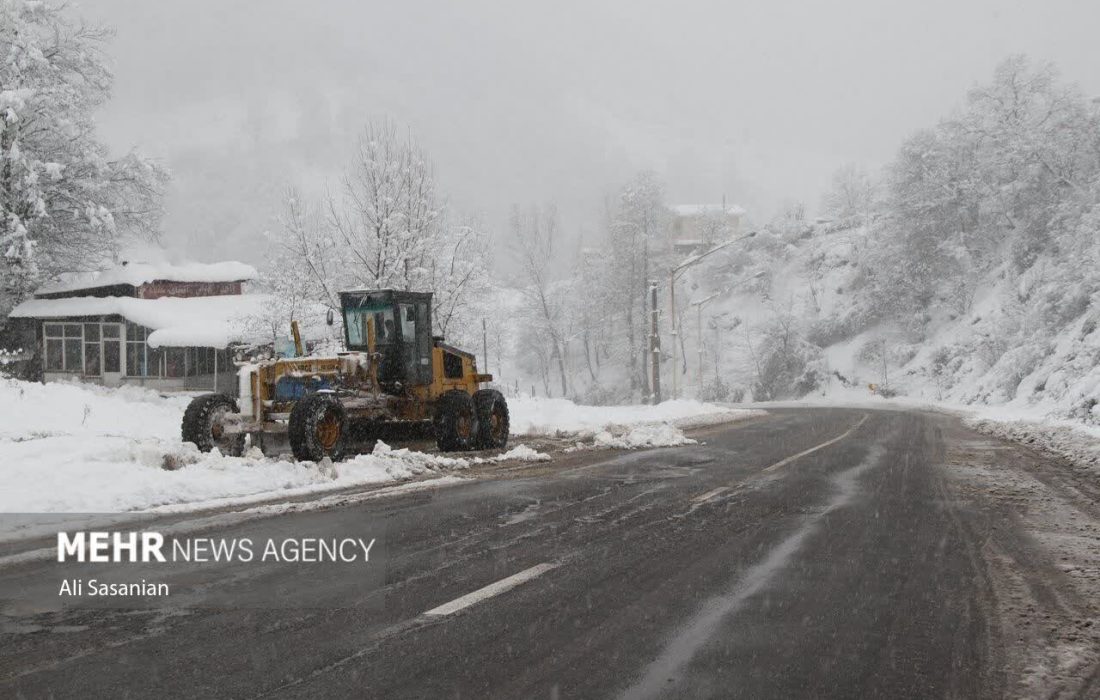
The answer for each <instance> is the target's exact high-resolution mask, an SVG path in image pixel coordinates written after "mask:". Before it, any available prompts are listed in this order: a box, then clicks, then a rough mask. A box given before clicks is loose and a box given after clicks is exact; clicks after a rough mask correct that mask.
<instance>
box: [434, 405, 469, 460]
mask: <svg viewBox="0 0 1100 700" xmlns="http://www.w3.org/2000/svg"><path fill="white" fill-rule="evenodd" d="M433 425H434V427H435V441H436V444H437V445H438V446H439V449H440V451H442V452H454V451H457V450H472V449H473V448H474V444H475V442H476V440H477V412H476V411H475V410H474V400H473V398H471V397H470V395H469V394H467V393H466V392H465V391H448V392H447V393H446V394H443V396H440V397H439V401H438V402H437V403H436V408H435V420H434V421H433Z"/></svg>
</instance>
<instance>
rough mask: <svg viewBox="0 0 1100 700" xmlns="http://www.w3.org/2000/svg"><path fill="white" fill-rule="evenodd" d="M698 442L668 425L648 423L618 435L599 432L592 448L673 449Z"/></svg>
mask: <svg viewBox="0 0 1100 700" xmlns="http://www.w3.org/2000/svg"><path fill="white" fill-rule="evenodd" d="M697 442H698V441H697V440H692V439H691V438H689V437H687V436H685V435H684V433H683V431H682V430H680V429H679V428H677V427H676V426H673V425H669V424H668V423H649V424H644V425H637V426H633V427H631V428H630V429H629V430H627V431H626V432H624V433H621V434H620V435H617V436H616V435H613V434H612V433H611V432H609V431H606V430H601V431H600V432H598V433H596V435H595V436H594V437H593V438H592V446H593V447H617V448H623V449H634V448H639V447H674V446H676V445H694V444H696V443H697Z"/></svg>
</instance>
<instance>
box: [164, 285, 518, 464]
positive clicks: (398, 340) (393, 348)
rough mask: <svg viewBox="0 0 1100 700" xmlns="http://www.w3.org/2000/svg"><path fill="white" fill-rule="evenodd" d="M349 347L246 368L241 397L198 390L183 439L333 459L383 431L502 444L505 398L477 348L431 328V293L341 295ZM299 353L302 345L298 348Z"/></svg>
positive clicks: (464, 445)
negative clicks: (481, 366) (483, 370)
mask: <svg viewBox="0 0 1100 700" xmlns="http://www.w3.org/2000/svg"><path fill="white" fill-rule="evenodd" d="M340 306H341V313H342V318H343V325H344V341H345V345H346V348H347V350H346V351H345V352H341V353H337V355H336V356H335V357H295V358H281V359H275V360H267V361H263V362H260V363H257V364H249V365H244V366H242V367H241V370H240V373H239V387H238V394H239V395H238V396H237V397H236V398H234V397H232V396H229V395H227V394H206V395H204V396H199V397H197V398H195V399H194V400H193V401H192V402H191V404H190V405H189V406H188V407H187V410H186V411H185V413H184V416H183V425H182V434H183V439H184V441H185V442H193V443H195V445H197V446H198V448H199V449H200V450H203V451H210V450H212V449H214V448H215V447H217V448H218V449H219V450H220V451H221V452H222V453H223V454H241V453H242V452H243V450H244V449H245V445H246V442H247V441H249V440H251V444H252V445H253V446H256V447H259V448H260V449H261V450H263V451H264V452H265V453H270V452H274V451H278V448H279V446H280V445H281V444H285V443H289V448H290V451H291V452H293V454H294V457H295V458H296V459H299V460H310V461H315V462H316V461H320V460H321V459H323V458H325V457H329V458H330V459H332V460H333V461H336V460H338V459H340V458H341V457H343V456H344V455H345V454H346V453H347V452H348V451H349V449H351V447H352V446H353V445H354V444H355V443H356V442H358V441H366V440H370V439H372V438H373V437H377V436H378V435H379V434H380V433H381V432H382V431H383V430H388V429H393V428H394V427H407V428H410V429H412V430H417V429H419V430H422V431H429V432H430V433H431V434H433V435H434V437H435V440H436V443H437V445H438V446H439V449H440V450H443V451H452V450H472V449H496V448H503V447H504V446H505V445H506V444H507V441H508V405H507V402H506V401H505V399H504V396H502V395H501V393H500V392H498V391H496V390H495V389H483V388H481V385H482V384H484V383H485V382H489V381H492V375H489V374H479V373H478V371H477V363H476V361H475V358H474V356H473V355H472V354H470V353H468V352H464V351H462V350H459V349H458V348H455V347H452V346H450V345H447V344H446V343H444V342H443V339H442V338H441V337H433V336H432V295H431V293H422V292H398V291H393V290H370V291H367V290H362V291H349V292H342V293H341V294H340ZM299 353H300V350H299Z"/></svg>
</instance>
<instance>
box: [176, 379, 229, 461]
mask: <svg viewBox="0 0 1100 700" xmlns="http://www.w3.org/2000/svg"><path fill="white" fill-rule="evenodd" d="M230 413H240V409H238V408H237V402H236V401H234V400H233V399H232V398H230V397H228V396H226V395H225V394H204V395H202V396H196V397H195V398H194V399H192V400H191V403H190V404H188V406H187V410H186V411H184V412H183V425H181V426H180V432H181V433H182V437H183V441H184V442H193V443H195V446H196V447H198V448H199V449H200V450H201V451H203V452H209V451H211V450H213V449H214V448H215V447H217V448H218V450H219V451H220V452H221V453H222V454H223V455H227V456H231V457H239V456H240V455H241V454H242V453H243V452H244V441H245V436H244V433H228V432H226V431H225V425H224V419H225V417H226V416H227V415H228V414H230Z"/></svg>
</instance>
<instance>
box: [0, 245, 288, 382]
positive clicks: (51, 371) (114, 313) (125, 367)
mask: <svg viewBox="0 0 1100 700" xmlns="http://www.w3.org/2000/svg"><path fill="white" fill-rule="evenodd" d="M255 277H256V270H255V269H254V268H252V267H251V266H249V265H245V264H243V263H239V262H221V263H213V264H200V263H190V264H185V265H167V264H156V265H153V264H146V263H129V264H127V263H123V264H122V265H120V266H118V267H115V268H112V269H109V270H104V271H102V272H97V273H92V274H83V275H74V276H71V277H69V278H67V279H65V280H63V281H61V282H58V283H55V284H51V285H47V286H45V287H42V288H41V289H39V290H38V291H37V292H36V293H35V295H34V297H33V298H32V299H28V300H27V301H24V302H23V303H21V304H19V305H18V306H16V307H15V309H13V310H12V312H11V314H10V315H9V329H8V330H11V331H14V332H15V333H16V334H19V335H21V336H22V337H21V342H20V343H19V344H21V345H22V346H23V347H24V348H28V347H33V348H35V350H36V354H37V358H38V361H37V363H36V364H37V366H38V368H39V373H40V375H41V378H42V379H44V380H45V381H56V380H59V379H79V380H81V381H86V382H92V383H96V384H104V385H107V386H120V385H123V384H138V385H142V386H148V387H150V388H154V389H161V390H230V391H231V390H232V389H233V388H234V386H235V383H234V379H233V375H234V367H233V364H232V362H231V360H232V357H231V355H230V352H229V346H230V345H231V344H232V343H234V342H235V341H239V340H242V339H243V336H244V335H245V328H246V327H247V325H248V321H247V320H248V319H249V318H251V317H254V316H255V315H256V314H258V313H260V312H261V311H262V309H263V308H264V307H265V306H266V305H268V304H269V303H270V301H271V300H270V299H269V298H268V297H267V296H266V295H257V294H242V291H243V290H242V285H243V283H244V282H246V281H248V280H250V279H254V278H255Z"/></svg>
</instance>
